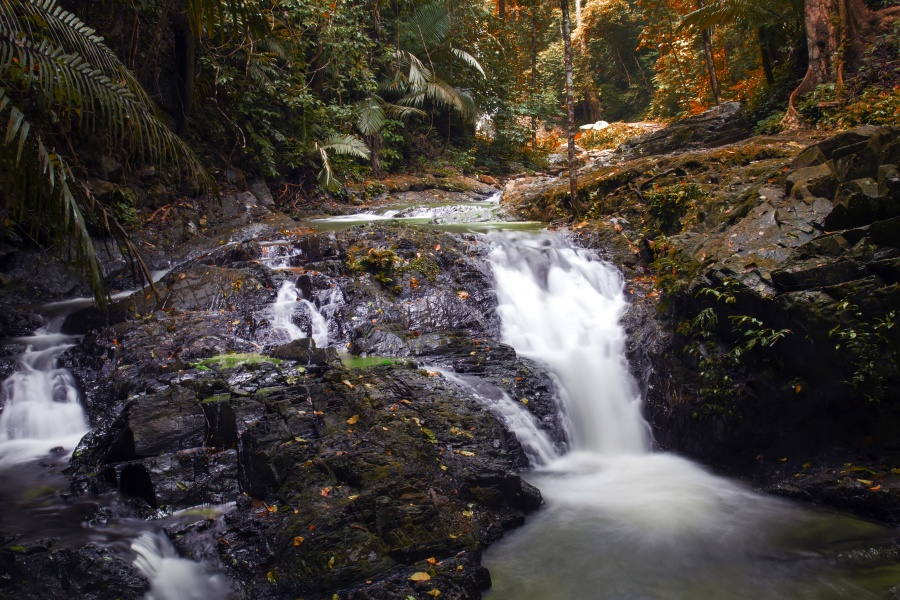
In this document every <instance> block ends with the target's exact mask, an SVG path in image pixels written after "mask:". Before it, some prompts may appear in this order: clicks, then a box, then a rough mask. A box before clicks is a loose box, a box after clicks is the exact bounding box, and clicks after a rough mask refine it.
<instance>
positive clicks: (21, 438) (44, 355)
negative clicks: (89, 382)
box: [0, 316, 88, 466]
mask: <svg viewBox="0 0 900 600" xmlns="http://www.w3.org/2000/svg"><path fill="white" fill-rule="evenodd" d="M62 322H63V317H61V316H58V317H56V318H53V319H51V320H50V321H49V323H48V324H47V325H46V326H45V327H42V328H41V329H39V330H37V331H36V332H35V333H34V335H32V336H28V337H23V338H16V340H15V341H18V342H21V343H23V344H25V345H26V350H25V352H24V353H23V354H21V355H20V356H19V357H18V361H19V365H20V367H21V369H20V370H19V372H17V373H14V374H13V375H11V376H10V377H9V378H7V379H6V380H5V381H4V382H3V383H2V385H0V403H2V405H3V412H2V413H0V466H8V465H13V464H18V463H24V462H29V461H32V460H35V459H38V458H41V457H43V456H46V455H47V454H49V453H50V452H51V451H53V450H55V449H57V448H61V449H62V451H63V453H64V454H65V456H67V457H68V456H70V455H71V454H72V451H73V450H74V449H75V446H77V445H78V442H79V441H80V440H81V438H82V437H83V436H84V435H85V434H86V433H87V432H88V424H87V420H86V418H85V415H84V409H83V408H82V407H81V403H80V401H79V394H78V389H77V388H76V386H75V380H74V378H73V377H72V374H71V373H70V372H69V371H68V370H67V369H63V368H59V367H58V366H57V359H58V358H59V356H60V355H61V354H62V353H63V352H65V351H66V350H68V349H69V348H71V347H72V346H73V345H74V344H75V342H76V341H77V338H76V337H75V336H69V335H63V334H62V333H60V330H61V328H62Z"/></svg>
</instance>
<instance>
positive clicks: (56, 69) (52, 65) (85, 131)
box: [0, 0, 215, 304]
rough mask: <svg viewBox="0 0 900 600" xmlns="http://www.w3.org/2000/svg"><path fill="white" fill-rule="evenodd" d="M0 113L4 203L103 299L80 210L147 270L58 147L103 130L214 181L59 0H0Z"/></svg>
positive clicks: (204, 181)
mask: <svg viewBox="0 0 900 600" xmlns="http://www.w3.org/2000/svg"><path fill="white" fill-rule="evenodd" d="M0 118H5V119H6V134H5V136H4V137H3V142H2V145H0V177H2V178H3V181H4V183H5V185H4V190H3V194H2V204H0V210H2V212H3V213H5V214H6V216H7V218H9V219H13V220H15V221H16V222H18V223H20V224H21V225H22V226H23V227H24V228H26V229H29V230H30V235H31V237H32V238H36V237H40V236H42V235H47V236H49V237H50V238H51V239H52V240H53V242H54V243H55V245H56V247H57V249H58V251H59V253H60V254H61V255H64V256H67V255H71V256H73V257H74V259H75V265H76V266H77V267H78V268H79V269H80V270H81V271H82V272H83V273H84V274H85V275H86V276H87V279H88V281H89V283H90V285H91V288H92V289H93V291H94V295H95V297H96V298H97V301H98V303H100V304H104V303H105V300H106V292H105V285H104V281H103V274H102V272H101V269H100V265H99V263H98V261H97V256H96V253H95V251H94V247H93V243H92V241H91V236H90V233H89V231H88V222H87V219H86V216H85V215H86V214H90V215H91V216H92V218H93V219H94V220H95V221H96V222H97V223H99V224H100V225H101V226H102V228H103V229H104V230H105V231H107V232H109V233H111V234H112V235H113V236H114V237H115V238H116V240H117V241H118V243H119V245H120V246H121V248H122V250H123V252H124V253H125V254H126V255H128V256H130V257H131V259H132V261H133V264H136V265H137V266H138V268H139V272H140V274H141V275H143V278H144V280H145V281H147V282H150V277H149V271H148V270H147V268H146V266H145V265H144V264H143V262H142V261H141V259H140V256H139V254H138V252H137V248H136V247H135V246H134V244H133V243H132V242H131V241H130V239H129V238H128V235H127V233H126V232H125V229H124V228H123V227H122V226H121V225H120V224H119V222H118V221H117V219H116V217H115V215H114V211H113V210H112V209H111V207H109V206H107V205H105V204H104V203H102V202H100V201H98V200H97V199H96V198H95V197H94V196H93V195H92V194H91V193H90V191H89V190H88V188H87V186H86V185H84V184H83V183H82V182H81V181H80V180H79V179H78V178H77V177H76V176H75V174H74V172H73V170H72V168H71V167H70V162H69V161H70V159H72V158H76V159H77V157H76V156H71V155H70V156H64V154H63V153H62V152H61V151H59V150H57V147H59V146H65V145H66V144H65V139H66V137H67V136H68V135H69V133H70V132H72V131H75V132H78V133H79V134H80V135H82V136H85V137H86V138H96V137H99V136H103V137H104V138H105V139H106V140H107V142H108V144H109V145H110V146H112V147H113V148H115V149H120V150H128V151H129V152H131V153H132V154H135V155H137V156H139V157H140V158H141V159H143V160H146V161H150V162H155V163H158V164H169V165H173V166H175V167H178V168H180V169H183V170H184V171H186V172H187V173H188V176H189V178H190V179H191V181H192V182H193V183H194V184H195V185H196V186H198V187H204V188H207V189H214V188H215V183H214V181H213V180H212V178H211V177H210V176H209V174H207V172H206V171H205V170H204V168H203V167H202V165H201V164H200V163H199V161H198V160H197V158H196V157H195V156H194V154H193V152H192V151H191V150H190V149H189V148H188V146H187V145H186V144H185V143H184V142H183V141H182V140H181V139H179V138H178V137H177V136H176V135H175V134H174V133H173V132H172V131H171V130H169V129H168V127H166V125H165V124H163V122H162V121H161V120H160V118H159V117H158V115H157V113H156V110H155V108H154V106H153V104H152V103H151V102H150V100H149V98H148V97H147V95H146V93H145V92H144V91H143V89H142V88H141V87H140V85H138V83H137V81H136V80H135V78H134V76H133V75H132V74H131V73H130V72H129V71H128V69H126V68H125V67H124V65H122V63H121V62H120V61H119V60H118V58H117V57H116V55H115V53H113V52H112V51H111V50H110V49H109V48H108V47H107V46H106V45H105V44H104V43H103V39H102V38H101V37H99V36H98V35H97V34H96V32H95V31H94V30H93V29H92V28H90V27H88V26H87V25H85V24H84V23H83V22H82V21H81V20H80V19H78V18H77V17H76V16H75V15H73V14H72V13H69V12H67V11H65V10H63V9H62V8H61V7H60V6H59V5H58V4H57V2H56V0H0ZM151 286H152V283H151Z"/></svg>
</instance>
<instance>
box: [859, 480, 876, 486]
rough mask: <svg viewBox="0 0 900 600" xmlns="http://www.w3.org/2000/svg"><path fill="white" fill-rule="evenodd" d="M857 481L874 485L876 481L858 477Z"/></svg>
mask: <svg viewBox="0 0 900 600" xmlns="http://www.w3.org/2000/svg"><path fill="white" fill-rule="evenodd" d="M857 481H858V482H860V483H861V484H863V485H872V484H873V483H875V482H874V481H872V480H871V479H857Z"/></svg>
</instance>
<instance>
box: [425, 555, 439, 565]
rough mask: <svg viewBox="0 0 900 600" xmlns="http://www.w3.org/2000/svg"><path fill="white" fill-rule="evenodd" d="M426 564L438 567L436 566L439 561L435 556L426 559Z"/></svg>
mask: <svg viewBox="0 0 900 600" xmlns="http://www.w3.org/2000/svg"><path fill="white" fill-rule="evenodd" d="M425 562H427V563H428V564H429V565H436V564H438V561H437V559H436V558H435V557H433V556H432V557H431V558H426V559H425Z"/></svg>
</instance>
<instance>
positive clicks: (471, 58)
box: [450, 48, 487, 78]
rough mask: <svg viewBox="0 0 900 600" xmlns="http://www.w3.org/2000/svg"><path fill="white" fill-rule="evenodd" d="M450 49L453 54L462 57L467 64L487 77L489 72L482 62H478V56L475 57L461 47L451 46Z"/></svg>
mask: <svg viewBox="0 0 900 600" xmlns="http://www.w3.org/2000/svg"><path fill="white" fill-rule="evenodd" d="M450 51H451V52H452V53H453V56H455V57H457V58H459V59H462V60H463V61H464V62H465V63H466V64H468V65H469V66H471V67H473V68H474V69H475V70H476V71H478V72H479V73H481V76H482V77H485V78H487V74H485V72H484V67H482V66H481V63H480V62H478V59H477V58H475V57H474V56H472V55H471V54H469V53H468V52H466V51H465V50H460V49H459V48H451V49H450Z"/></svg>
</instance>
